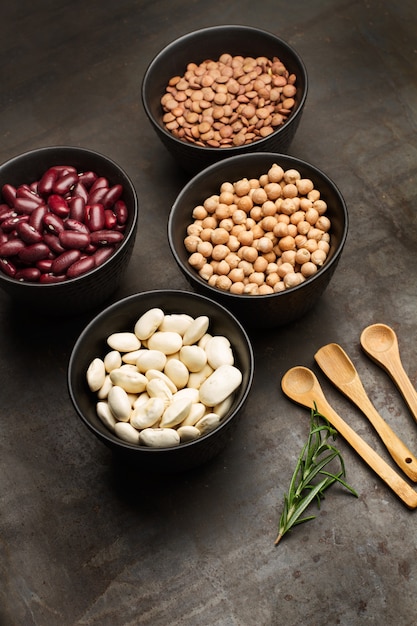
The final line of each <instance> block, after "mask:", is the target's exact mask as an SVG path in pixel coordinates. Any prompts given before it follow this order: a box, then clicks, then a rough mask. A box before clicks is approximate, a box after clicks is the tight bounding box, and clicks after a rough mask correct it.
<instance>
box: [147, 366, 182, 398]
mask: <svg viewBox="0 0 417 626" xmlns="http://www.w3.org/2000/svg"><path fill="white" fill-rule="evenodd" d="M145 377H146V379H147V380H148V381H149V380H153V379H154V378H157V379H158V380H163V381H164V383H165V384H166V386H167V387H168V389H169V390H170V391H171V393H172V394H174V393H177V391H178V389H177V387H176V385H175V384H174V383H173V381H172V380H171V379H170V377H169V376H167V375H166V374H165V373H164V372H160V371H159V370H152V369H150V370H148V371H147V372H146V374H145Z"/></svg>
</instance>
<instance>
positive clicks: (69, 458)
mask: <svg viewBox="0 0 417 626" xmlns="http://www.w3.org/2000/svg"><path fill="white" fill-rule="evenodd" d="M222 23H242V24H251V25H254V26H258V27H261V28H264V29H267V30H271V31H273V32H275V33H276V34H278V35H280V36H281V37H282V38H283V39H286V40H287V41H288V42H289V43H290V44H292V45H293V46H294V47H295V48H296V49H297V50H298V51H299V53H300V54H301V56H302V57H303V59H304V61H305V64H306V66H307V69H308V72H309V78H310V90H309V95H308V99H307V104H306V108H305V112H304V115H303V118H302V121H301V124H300V127H299V130H298V133H297V135H296V138H295V140H294V142H293V144H292V146H291V149H290V153H291V154H293V155H295V156H298V157H301V158H302V159H304V160H307V161H311V162H312V163H314V164H315V165H316V166H318V167H319V168H321V169H323V170H324V171H325V172H326V173H327V174H328V175H329V176H330V177H331V178H332V179H333V180H334V181H335V182H336V184H337V185H338V187H339V188H340V190H341V191H342V193H343V195H344V197H345V199H346V202H347V205H348V209H349V214H350V230H349V236H348V241H347V244H346V247H345V250H344V253H343V256H342V259H341V262H340V264H339V266H338V269H337V271H336V273H335V276H334V278H333V281H332V282H331V284H330V286H329V287H328V289H327V291H326V292H325V294H324V296H323V298H322V299H321V301H320V303H319V304H318V306H316V307H315V308H314V310H313V311H311V312H310V313H309V314H308V315H307V316H306V317H304V318H303V319H302V320H300V321H298V322H296V323H294V324H292V325H289V326H288V327H286V328H281V329H276V330H274V331H268V332H262V331H259V332H251V337H252V339H253V345H254V350H255V358H256V375H255V381H254V387H253V390H252V393H251V396H250V399H249V401H248V403H247V406H246V408H245V410H244V412H243V414H242V415H241V424H240V428H239V429H238V430H237V431H236V432H235V433H234V436H233V440H232V441H231V442H230V444H229V445H228V446H227V447H226V448H225V449H224V451H223V452H222V453H221V454H220V455H219V456H218V457H216V458H215V459H214V460H213V461H212V462H210V463H209V464H207V465H204V466H202V467H200V468H198V469H196V470H193V471H191V472H189V473H187V474H185V475H181V476H165V477H163V478H159V479H157V480H156V479H151V478H150V477H147V476H141V475H136V474H135V473H134V472H131V471H128V470H126V469H124V468H122V467H118V466H117V465H115V464H114V463H113V461H112V458H111V455H110V453H109V451H108V450H107V449H106V448H104V446H103V445H102V444H100V443H99V442H98V441H97V440H96V439H95V438H94V437H93V436H92V435H91V434H90V433H89V432H88V431H87V429H86V428H85V427H84V425H83V424H81V422H80V421H79V419H78V418H77V416H76V415H75V413H74V410H73V408H72V406H71V404H70V401H69V398H68V395H67V389H66V367H67V362H68V358H69V355H70V352H71V348H72V346H73V344H74V341H75V340H76V338H77V336H78V334H79V332H80V331H81V330H82V329H83V327H84V326H85V324H86V323H87V321H88V320H89V319H90V317H89V315H88V314H86V315H84V316H81V317H78V318H74V319H71V320H66V321H65V323H64V322H60V321H57V320H55V321H53V320H50V319H48V318H47V317H45V318H44V319H43V320H39V319H35V318H33V317H31V314H30V311H20V310H17V309H16V308H15V307H14V306H13V305H12V303H11V302H10V301H9V299H8V296H6V295H5V294H3V293H1V294H0V324H1V332H0V381H1V387H0V389H1V390H0V397H1V409H0V424H1V427H0V428H1V436H0V498H1V499H0V504H1V511H0V623H1V624H2V626H12V625H13V626H14V625H17V626H31V625H36V626H71V625H79V626H86V625H88V626H93V625H94V626H107V625H108V626H128V625H132V626H133V625H136V624H141V625H142V624H144V625H150V626H173V625H174V624H175V625H178V626H179V625H181V626H200V625H203V626H215V625H216V626H259V625H264V626H272V625H281V624H282V625H284V624H285V625H286V626H298V625H304V624H310V625H317V626H318V625H320V626H323V625H335V624H342V625H344V626H348V625H356V624H361V625H362V624H363V625H367V626H368V625H376V624H378V625H379V624H386V625H388V626H390V625H394V624H395V625H399V626H411V625H412V624H415V623H416V620H417V608H416V585H417V565H416V562H417V531H416V524H417V518H416V515H417V513H416V512H414V511H410V510H408V509H407V508H406V507H405V506H404V504H403V503H402V502H401V501H400V500H399V499H398V498H397V497H396V496H395V495H394V494H393V493H392V492H391V491H390V490H389V489H388V488H387V487H386V486H385V485H384V483H383V482H382V481H381V480H380V479H379V478H378V477H377V476H376V474H374V473H373V472H372V471H371V470H370V469H369V468H368V467H367V466H366V465H365V464H364V463H363V462H362V461H361V459H360V458H359V457H358V455H357V454H356V453H355V452H354V451H353V450H352V449H351V448H350V447H349V446H348V445H347V443H346V442H345V441H344V440H343V439H341V438H339V439H338V446H339V448H340V449H341V450H342V452H343V455H344V458H345V462H346V468H347V477H348V480H349V482H350V483H351V484H352V485H353V486H354V487H355V488H356V489H357V491H358V494H359V498H358V499H355V498H353V497H352V496H350V495H347V493H346V492H345V491H343V490H341V489H338V488H336V487H335V488H333V489H331V490H330V491H329V492H328V494H327V496H326V499H325V500H324V502H323V503H322V506H321V509H320V510H319V511H317V510H314V507H313V509H312V512H313V513H315V514H317V517H316V519H315V520H313V521H311V522H308V523H307V524H304V525H301V526H298V527H297V528H296V529H294V531H293V532H292V533H290V534H289V535H287V536H286V537H285V538H284V539H283V541H282V542H281V543H280V544H279V546H278V547H275V546H274V539H275V536H276V530H277V524H278V520H279V515H280V513H281V509H282V502H283V495H284V491H285V490H286V489H287V487H288V483H289V480H290V476H291V473H292V470H293V467H294V464H295V461H296V458H297V456H298V453H299V452H300V449H301V446H302V444H303V443H304V441H305V439H306V435H307V431H308V423H309V415H308V411H307V410H305V409H303V408H301V407H298V406H296V405H294V404H293V403H291V402H290V401H289V400H288V399H287V398H285V397H284V396H283V395H282V392H281V390H280V379H281V377H282V375H283V374H284V372H285V371H286V370H287V369H289V368H290V367H292V366H293V365H296V364H302V365H307V366H310V367H312V368H313V369H315V371H316V372H317V368H316V366H315V365H314V359H313V355H314V353H315V351H316V350H317V349H318V348H319V347H320V346H322V345H324V344H325V343H328V342H337V343H340V344H341V345H342V346H343V347H344V348H345V350H346V351H347V352H348V353H349V355H350V357H351V359H352V360H353V361H354V363H355V365H356V366H357V369H358V370H359V372H360V374H361V376H362V380H363V383H364V386H365V388H366V390H367V391H368V393H369V395H370V397H371V399H372V401H373V402H374V404H375V406H376V408H377V409H378V410H379V411H380V413H381V415H382V416H383V417H384V418H385V419H386V420H387V421H388V422H389V424H390V425H391V426H392V427H393V428H394V429H395V430H396V432H398V433H399V434H400V435H401V437H402V438H403V439H404V440H405V441H406V442H407V443H408V444H409V446H410V447H411V449H412V450H413V451H414V452H417V426H416V424H415V422H414V420H413V419H412V417H411V415H410V413H409V411H408V410H407V406H406V405H405V403H404V401H403V400H402V398H401V396H400V395H399V393H398V392H397V390H396V388H395V386H394V384H393V383H392V381H391V380H390V378H389V377H388V376H387V374H386V373H385V372H383V371H382V370H381V369H380V368H378V367H377V366H376V365H375V364H374V363H373V362H371V361H370V360H369V359H368V358H367V357H366V356H365V355H364V354H363V352H362V351H361V348H360V345H359V337H360V333H361V331H362V329H363V328H364V327H365V326H367V325H368V324H372V323H374V322H383V323H385V324H389V325H391V326H392V327H393V328H394V329H395V331H396V332H397V335H398V340H399V344H400V351H401V355H402V359H403V364H404V367H405V369H406V371H407V372H408V374H409V376H410V378H411V380H412V382H413V384H414V385H416V384H417V353H416V336H417V312H416V295H417V264H416V244H417V221H416V219H417V218H416V216H417V212H416V204H417V194H416V188H417V128H416V125H417V35H416V33H417V5H416V4H415V2H414V0H399V1H398V2H395V3H393V2H388V1H387V0H352V1H351V2H345V1H341V0H340V1H339V0H324V1H321V2H318V1H311V0H309V1H307V0H299V1H296V2H293V3H288V2H284V1H283V0H275V1H274V2H273V1H272V0H271V1H266V0H260V1H259V2H247V1H242V2H236V3H224V2H222V3H220V2H218V1H217V0H213V1H212V2H199V1H193V2H191V1H186V0H177V1H174V2H168V1H166V0H161V1H155V2H140V1H138V0H118V2H108V1H107V0H102V1H101V2H98V1H95V2H93V1H90V2H81V1H79V0H73V1H72V2H68V1H67V0H60V1H59V2H56V1H52V0H39V1H38V2H26V1H24V0H16V2H13V3H7V5H6V6H3V7H2V9H1V19H0V42H1V43H0V50H1V52H0V55H1V65H0V68H1V69H0V75H1V81H0V84H1V92H0V159H1V160H2V161H5V160H7V159H8V158H10V157H11V156H14V155H16V154H18V153H20V152H23V151H25V150H28V149H32V148H36V147H39V146H45V145H54V144H67V145H81V146H85V147H89V148H92V149H95V150H97V151H99V152H103V153H105V154H107V155H109V156H110V157H112V158H113V159H114V160H115V161H117V162H118V163H119V164H120V165H121V166H122V167H123V168H124V169H125V170H126V171H127V172H128V174H129V175H130V177H131V178H132V180H133V182H134V184H135V187H136V189H137V193H138V196H139V202H140V219H139V230H138V236H137V240H136V245H135V249H134V252H133V257H132V261H131V264H130V266H129V269H128V272H127V274H126V276H125V279H124V281H123V284H122V286H121V288H120V289H119V291H118V292H117V293H116V294H114V297H113V300H116V299H118V298H120V297H123V296H125V295H129V294H131V293H134V292H136V291H140V290H147V289H150V288H161V289H164V288H169V287H173V286H174V287H175V288H179V289H188V286H187V285H186V284H185V282H184V279H183V278H182V275H181V274H180V272H179V270H178V269H177V267H176V265H175V263H174V262H173V259H172V257H171V254H170V251H169V247H168V244H167V238H166V221H167V217H168V213H169V210H170V207H171V204H172V202H173V200H174V199H175V197H176V195H177V194H178V192H179V191H180V189H181V187H182V186H183V184H184V183H185V182H186V180H187V175H186V174H185V173H184V172H182V171H181V170H180V169H179V168H178V166H177V164H176V163H175V162H174V161H173V159H172V158H171V157H170V156H169V154H168V153H167V152H166V150H165V148H163V146H162V145H161V144H160V143H159V140H158V139H157V138H156V136H155V135H154V132H153V130H152V129H151V127H150V125H149V123H148V121H147V118H146V116H145V114H144V111H143V108H142V105H141V100H140V85H141V80H142V76H143V74H144V71H145V69H146V67H147V65H148V63H149V62H150V61H151V59H152V57H153V56H154V55H155V54H156V53H157V52H158V51H159V50H160V49H161V48H162V46H163V45H165V44H166V43H168V42H169V41H171V40H172V39H174V38H176V37H177V36H180V35H182V34H183V33H186V32H188V31H190V30H193V29H195V28H199V27H203V26H208V25H213V24H222ZM226 43H227V42H225V46H226ZM144 268H146V271H144ZM317 373H318V372H317ZM318 375H319V377H320V380H321V382H322V384H323V387H324V389H325V390H326V392H327V394H328V398H329V400H330V402H331V403H332V404H333V406H334V407H335V408H336V409H337V410H338V411H339V413H340V414H341V415H342V416H343V417H344V418H345V419H346V421H348V422H349V423H350V424H351V425H352V426H353V427H354V428H355V429H356V430H357V431H358V432H359V433H360V434H361V435H362V436H363V437H364V438H365V439H366V440H367V441H368V443H370V444H371V445H372V446H373V447H374V448H375V449H376V450H377V451H378V452H380V453H381V455H382V456H383V457H384V458H385V459H386V460H387V462H388V463H389V464H392V461H391V460H390V458H389V456H388V454H387V452H386V450H385V449H384V448H383V446H382V444H381V441H380V439H379V438H378V436H377V434H376V432H375V431H374V430H373V429H372V427H371V426H370V425H369V423H368V422H367V421H366V419H365V418H364V417H363V415H362V414H361V413H360V412H359V410H358V409H356V408H355V407H354V406H353V405H352V404H351V403H350V402H349V401H348V400H347V399H346V398H344V397H343V396H341V395H340V393H339V392H338V391H336V389H335V388H334V387H331V386H330V384H329V383H328V382H327V381H326V380H324V378H323V376H321V375H320V374H319V373H318Z"/></svg>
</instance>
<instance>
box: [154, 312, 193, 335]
mask: <svg viewBox="0 0 417 626" xmlns="http://www.w3.org/2000/svg"><path fill="white" fill-rule="evenodd" d="M192 321H193V318H192V317H191V315H187V314H186V313H171V314H169V315H165V317H164V319H163V320H162V323H161V325H160V326H159V330H163V331H171V332H175V333H179V334H180V335H183V334H184V333H185V331H186V330H187V328H188V327H189V326H190V324H191V323H192Z"/></svg>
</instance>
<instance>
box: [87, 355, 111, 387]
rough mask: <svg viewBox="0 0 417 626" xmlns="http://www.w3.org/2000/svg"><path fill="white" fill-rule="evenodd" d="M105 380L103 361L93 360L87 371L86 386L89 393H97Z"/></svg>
mask: <svg viewBox="0 0 417 626" xmlns="http://www.w3.org/2000/svg"><path fill="white" fill-rule="evenodd" d="M105 378H106V368H105V367H104V361H103V359H99V358H98V357H97V358H95V359H93V360H92V361H91V363H90V365H89V366H88V369H87V384H88V386H89V387H90V390H91V391H98V390H99V389H100V388H101V387H102V386H103V385H104V380H105Z"/></svg>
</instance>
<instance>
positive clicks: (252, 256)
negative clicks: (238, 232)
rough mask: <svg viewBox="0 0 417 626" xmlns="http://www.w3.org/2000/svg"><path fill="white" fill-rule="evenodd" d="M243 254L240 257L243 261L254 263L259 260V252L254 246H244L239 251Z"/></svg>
mask: <svg viewBox="0 0 417 626" xmlns="http://www.w3.org/2000/svg"><path fill="white" fill-rule="evenodd" d="M239 252H240V253H241V254H240V255H239V256H240V257H241V259H242V260H243V261H248V262H249V263H253V262H254V261H255V260H256V259H257V258H258V252H257V250H255V248H253V247H252V246H243V247H242V248H240V249H239Z"/></svg>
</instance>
